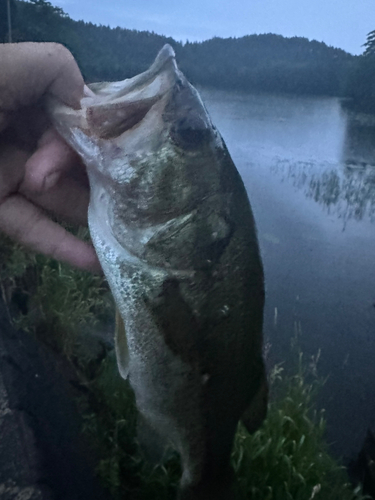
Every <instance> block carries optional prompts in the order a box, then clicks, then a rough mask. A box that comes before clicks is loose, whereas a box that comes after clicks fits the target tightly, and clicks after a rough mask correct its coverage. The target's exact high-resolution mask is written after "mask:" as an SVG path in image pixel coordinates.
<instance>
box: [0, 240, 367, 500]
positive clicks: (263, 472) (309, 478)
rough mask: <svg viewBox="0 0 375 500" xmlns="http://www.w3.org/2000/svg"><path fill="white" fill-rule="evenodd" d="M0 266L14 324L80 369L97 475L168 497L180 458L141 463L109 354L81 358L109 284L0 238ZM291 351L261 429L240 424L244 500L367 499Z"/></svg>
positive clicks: (314, 382)
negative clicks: (352, 480) (290, 365)
mask: <svg viewBox="0 0 375 500" xmlns="http://www.w3.org/2000/svg"><path fill="white" fill-rule="evenodd" d="M0 262H1V263H2V264H1V267H0V286H1V291H2V294H3V296H4V298H5V299H6V303H7V305H8V310H9V313H10V315H11V316H12V318H14V320H13V321H14V322H15V323H16V324H18V325H22V327H23V328H28V329H29V330H30V331H31V332H33V333H34V334H36V336H37V337H39V338H42V339H43V340H44V341H47V342H48V343H49V344H50V345H51V346H52V347H53V348H54V349H58V350H59V351H63V352H65V353H66V355H67V356H68V358H69V359H70V360H71V361H72V363H73V364H74V366H75V367H76V369H77V373H78V376H79V378H80V381H81V382H80V383H81V385H83V386H84V387H85V391H84V392H83V395H82V396H81V399H80V400H79V401H78V404H79V406H80V408H81V411H82V413H83V415H84V421H85V424H84V432H85V433H86V435H87V436H88V437H89V439H90V441H91V442H92V443H93V444H94V447H95V448H96V449H97V451H98V453H99V455H100V457H101V460H100V462H99V464H98V473H99V475H100V476H101V478H102V479H103V482H104V483H105V484H106V485H107V487H108V488H109V489H110V491H111V492H112V494H113V497H114V498H115V499H116V500H121V499H123V498H132V499H134V500H148V499H150V500H151V499H153V500H167V499H172V498H174V494H175V492H176V487H177V484H178V479H179V475H180V467H179V461H178V458H177V457H176V455H175V454H173V453H171V454H170V455H169V456H168V457H167V460H166V462H165V463H164V464H163V465H158V466H155V467H152V466H151V465H149V464H147V462H146V461H145V460H143V457H142V454H141V452H140V450H139V449H138V447H137V442H136V438H135V435H136V409H135V404H134V397H133V394H132V391H131V389H130V387H129V385H128V383H127V382H125V381H124V380H122V379H121V377H120V376H119V374H118V370H117V365H116V360H115V355H114V351H113V350H111V351H110V352H109V353H108V354H107V355H106V356H105V357H104V359H102V360H101V361H96V362H95V363H96V366H95V367H94V369H93V366H92V360H90V359H89V357H88V356H87V354H85V353H84V352H82V350H80V351H79V350H77V344H78V343H79V342H80V338H81V332H82V329H84V330H85V331H86V333H87V335H90V330H91V333H92V331H93V330H97V329H98V326H100V327H101V328H103V325H105V324H106V323H107V322H108V319H109V317H110V316H111V315H112V314H113V307H112V303H111V300H110V297H109V292H108V288H107V286H106V284H105V282H104V281H103V280H102V279H101V278H100V277H95V276H92V275H90V274H88V273H85V272H82V271H77V270H73V269H71V268H68V267H67V266H64V265H61V264H58V263H57V262H55V261H54V260H52V259H47V258H45V257H41V256H35V255H33V254H31V253H27V252H24V251H23V250H22V249H21V248H20V247H19V246H18V245H13V244H11V243H10V242H9V240H7V239H6V238H4V237H1V238H0ZM297 351H298V350H296V351H295V353H296V354H295V357H296V367H295V370H294V371H293V372H292V374H291V375H290V374H286V372H285V371H284V370H283V368H282V367H281V366H276V367H274V368H273V370H271V375H270V385H271V393H272V398H271V403H270V405H269V412H268V417H267V419H266V421H265V423H264V425H263V426H262V428H261V429H260V430H259V431H257V432H256V433H255V434H254V435H252V436H250V435H249V434H248V433H247V432H246V430H245V429H244V427H243V426H242V425H239V428H238V432H237V435H236V438H235V445H234V450H233V456H232V465H233V468H234V470H235V473H236V476H237V483H238V490H239V494H240V498H243V499H245V498H251V499H252V500H287V499H290V500H312V499H316V500H319V499H322V500H363V499H364V498H365V497H363V496H362V495H361V494H360V492H359V488H357V490H356V491H354V490H353V489H352V488H351V487H350V485H349V484H348V477H347V475H346V472H345V470H344V469H343V468H342V467H340V466H339V465H338V464H337V462H335V461H334V460H333V459H332V458H331V457H330V455H329V453H328V451H327V447H326V445H325V443H324V436H323V434H324V416H323V413H322V412H321V413H319V412H317V411H316V410H315V408H314V407H315V395H316V392H317V390H319V387H320V385H321V384H322V381H321V380H319V379H318V378H317V377H316V362H317V360H316V359H313V360H312V362H309V363H307V362H306V361H303V358H302V354H298V352H297ZM77 352H80V354H79V355H77ZM77 356H78V357H77ZM307 366H308V368H307Z"/></svg>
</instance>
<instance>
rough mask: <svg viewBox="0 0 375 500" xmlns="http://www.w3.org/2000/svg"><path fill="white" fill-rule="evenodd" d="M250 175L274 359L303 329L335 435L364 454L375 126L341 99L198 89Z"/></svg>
mask: <svg viewBox="0 0 375 500" xmlns="http://www.w3.org/2000/svg"><path fill="white" fill-rule="evenodd" d="M201 95H202V97H203V99H204V101H205V103H206V106H207V108H208V110H209V112H210V114H211V117H212V119H213V121H214V123H215V124H216V125H217V127H218V128H219V130H220V132H221V133H222V135H223V137H224V139H225V141H226V143H227V146H228V148H229V150H230V153H231V155H232V158H233V160H234V162H235V164H236V166H237V168H238V170H239V172H240V174H241V176H242V179H243V181H244V183H245V186H246V189H247V192H248V195H249V198H250V202H251V205H252V207H253V211H254V215H255V219H256V222H257V227H258V234H259V242H260V247H261V252H262V257H263V262H264V268H265V279H266V308H265V327H264V332H265V341H266V342H269V343H270V346H271V347H270V354H269V356H270V362H271V363H274V362H279V361H283V360H285V364H286V366H290V364H291V363H292V361H291V357H292V356H291V347H290V344H291V338H292V337H294V335H295V331H296V328H297V329H298V330H300V332H301V334H300V338H299V344H300V347H301V349H302V351H303V353H304V359H305V362H306V363H310V361H311V356H316V355H317V353H318V352H319V351H320V359H319V362H318V373H319V375H321V376H323V377H327V376H328V379H327V381H326V383H325V386H324V387H323V388H322V390H321V391H320V395H319V400H318V404H319V407H323V408H325V409H326V418H327V433H326V436H327V439H328V442H329V443H330V444H331V449H332V451H333V452H334V453H335V454H336V455H337V456H342V457H344V458H347V457H348V456H350V455H352V454H353V453H355V452H358V451H359V449H360V447H361V445H362V442H363V439H364V436H365V433H366V429H367V428H368V427H370V426H371V427H374V423H375V127H372V126H368V125H366V126H365V125H363V123H362V124H360V123H358V122H357V121H355V120H354V118H351V117H350V116H349V115H348V113H347V112H345V110H344V109H343V108H342V105H341V103H340V101H339V100H338V99H334V98H314V97H311V98H308V97H290V96H269V95H268V96H267V95H256V96H255V95H248V94H247V95H244V94H235V93H228V92H224V91H211V90H210V91H209V90H201Z"/></svg>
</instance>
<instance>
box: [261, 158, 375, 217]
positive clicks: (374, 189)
mask: <svg viewBox="0 0 375 500" xmlns="http://www.w3.org/2000/svg"><path fill="white" fill-rule="evenodd" d="M271 171H272V172H273V173H274V174H277V175H278V176H280V177H281V180H285V179H288V180H289V181H290V182H292V184H293V186H294V187H296V188H298V189H302V190H303V192H304V193H305V195H306V196H307V198H311V199H313V200H314V201H315V202H317V203H319V204H321V205H323V206H324V207H325V209H326V211H327V213H328V214H329V215H336V216H337V217H339V218H341V219H342V220H343V221H344V227H345V225H346V223H347V222H348V221H349V220H350V219H354V220H362V219H365V218H366V219H369V220H370V221H371V222H375V166H373V165H370V164H365V165H361V164H358V163H354V162H353V160H351V162H350V163H349V162H348V163H347V164H342V165H335V166H333V165H330V164H328V163H327V164H317V163H315V162H309V161H307V162H303V161H297V162H296V161H295V162H291V161H290V160H288V159H276V160H275V163H274V164H273V165H272V166H271Z"/></svg>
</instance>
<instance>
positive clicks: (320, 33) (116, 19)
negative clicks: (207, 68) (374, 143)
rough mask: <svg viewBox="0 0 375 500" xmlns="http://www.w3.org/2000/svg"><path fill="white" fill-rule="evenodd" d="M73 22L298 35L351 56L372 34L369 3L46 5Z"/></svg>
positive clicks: (95, 0) (373, 10) (59, 0)
mask: <svg viewBox="0 0 375 500" xmlns="http://www.w3.org/2000/svg"><path fill="white" fill-rule="evenodd" d="M51 3H52V4H53V5H58V6H59V7H62V8H63V9H64V10H65V12H67V13H68V14H69V15H70V17H72V18H73V19H77V20H78V19H83V20H84V21H91V22H93V23H95V24H104V25H109V26H111V27H115V26H121V27H123V28H130V29H137V30H149V31H154V32H155V33H159V34H162V35H167V36H172V37H173V38H174V39H176V40H181V41H183V42H185V41H186V40H190V41H195V40H205V39H208V38H212V37H213V36H220V37H229V36H236V37H240V36H243V35H249V34H253V33H277V34H280V35H284V36H287V37H291V36H304V37H306V38H309V39H315V40H319V41H323V42H325V43H326V44H327V45H332V46H334V47H339V48H342V49H344V50H346V51H348V52H351V53H352V54H360V53H362V52H363V48H362V47H361V45H362V44H363V43H364V42H365V41H366V35H367V33H368V32H369V31H372V30H375V0H133V1H131V0H128V1H126V0H79V1H77V0H51Z"/></svg>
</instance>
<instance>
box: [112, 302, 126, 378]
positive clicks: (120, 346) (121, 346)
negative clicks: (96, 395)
mask: <svg viewBox="0 0 375 500" xmlns="http://www.w3.org/2000/svg"><path fill="white" fill-rule="evenodd" d="M115 345H116V356H117V366H118V369H119V372H120V375H121V377H122V378H123V379H127V378H128V375H129V351H128V343H127V340H126V333H125V326H124V321H123V319H122V317H121V315H120V313H119V311H118V309H117V308H116V329H115Z"/></svg>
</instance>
